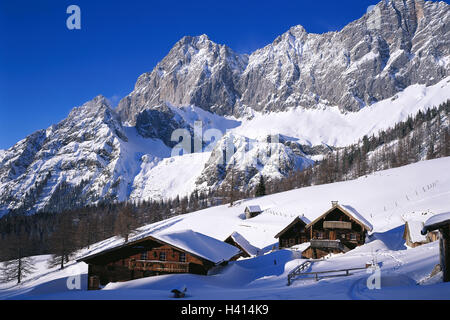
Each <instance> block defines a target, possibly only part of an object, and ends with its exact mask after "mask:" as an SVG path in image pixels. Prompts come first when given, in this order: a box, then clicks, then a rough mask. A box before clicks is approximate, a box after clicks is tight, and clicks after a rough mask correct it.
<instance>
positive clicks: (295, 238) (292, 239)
mask: <svg viewBox="0 0 450 320" xmlns="http://www.w3.org/2000/svg"><path fill="white" fill-rule="evenodd" d="M278 240H279V247H280V248H289V247H292V246H295V245H297V244H301V243H305V242H308V241H309V240H310V238H309V232H308V230H306V229H305V224H304V223H302V222H300V221H298V222H297V223H295V224H294V225H293V226H292V227H291V228H289V230H287V231H286V232H285V233H283V234H282V235H281V236H280V238H279V239H278Z"/></svg>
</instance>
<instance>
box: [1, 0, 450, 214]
mask: <svg viewBox="0 0 450 320" xmlns="http://www.w3.org/2000/svg"><path fill="white" fill-rule="evenodd" d="M449 17H450V13H449V5H448V4H446V3H444V2H429V1H426V2H425V1H422V0H393V1H382V2H380V3H379V4H378V5H377V6H375V7H374V8H373V10H371V11H370V12H369V13H367V14H366V15H364V16H363V17H362V18H361V19H359V20H357V21H354V22H352V23H350V24H349V25H348V26H346V27H345V28H344V29H342V30H341V31H339V32H329V33H325V34H310V33H308V32H307V31H306V30H305V29H304V28H303V27H301V26H296V27H293V28H291V29H290V30H289V31H287V32H286V33H284V34H283V35H281V36H279V37H278V38H277V39H276V40H275V41H274V42H273V43H271V44H269V45H268V46H266V47H264V48H262V49H260V50H257V51H255V52H253V53H252V54H250V55H243V54H238V53H236V52H234V51H233V50H231V49H230V48H228V47H227V46H225V45H218V44H215V43H214V42H212V41H211V40H210V39H208V37H207V36H205V35H202V36H198V37H184V38H183V39H181V40H180V41H179V42H177V44H176V45H175V46H174V47H173V48H172V50H171V51H170V52H169V54H168V55H167V56H166V57H165V58H164V59H163V60H162V61H161V62H160V63H159V64H158V65H157V66H156V67H155V69H154V70H153V71H152V72H150V73H145V74H143V75H142V76H140V77H139V79H138V81H137V83H136V86H135V89H134V91H133V92H131V93H130V94H129V95H128V96H127V97H125V98H124V99H123V100H122V101H121V102H120V104H119V106H118V108H117V109H116V110H113V109H112V108H111V107H110V106H109V105H108V103H107V101H106V99H105V98H104V97H102V96H98V97H96V98H95V99H94V100H92V101H90V102H88V103H86V104H84V105H83V106H81V107H79V108H75V109H74V110H73V111H72V112H71V113H70V114H69V116H68V117H67V118H66V119H65V120H63V121H61V122H60V123H58V124H56V125H53V126H51V127H50V128H48V129H47V130H40V131H37V132H35V133H34V134H32V135H30V136H28V137H27V138H25V139H24V140H22V141H19V142H18V143H17V144H16V145H14V146H13V147H12V148H10V149H8V150H0V216H1V215H2V214H4V213H7V212H9V211H10V210H16V211H19V212H25V213H33V212H36V211H38V210H50V211H60V210H63V209H67V208H72V207H76V206H83V205H88V204H92V203H96V202H98V201H116V200H118V201H124V200H128V199H133V200H141V199H144V198H152V197H159V196H161V197H164V196H171V197H172V196H176V195H177V192H184V193H186V192H191V191H193V190H194V189H196V188H197V189H204V190H208V189H211V188H219V187H220V186H222V185H229V183H230V181H231V179H234V181H238V183H237V185H239V186H240V187H241V188H248V187H249V186H252V185H255V183H257V182H258V180H259V176H260V175H263V176H264V177H265V178H266V179H269V180H270V179H272V178H274V179H277V178H280V177H282V176H287V175H288V174H289V173H290V172H292V170H301V169H303V168H305V167H307V166H309V165H311V164H312V163H313V160H314V159H320V157H321V156H322V155H323V154H326V153H327V152H328V151H329V150H330V146H328V145H325V142H323V141H325V140H326V141H329V142H328V144H331V147H332V146H333V145H332V144H333V142H332V141H337V140H336V139H332V138H333V137H334V136H333V137H331V138H330V135H333V134H339V133H340V132H339V130H337V131H333V130H329V128H328V126H330V125H333V121H334V122H335V123H339V124H340V125H341V126H343V127H345V126H347V127H348V126H351V123H352V122H347V120H348V119H343V118H341V117H340V116H337V115H336V113H338V114H339V115H342V113H340V112H339V110H337V109H336V108H331V106H338V107H339V108H340V109H341V111H354V112H357V111H358V110H360V109H361V108H362V107H364V106H367V105H369V104H372V103H375V102H377V101H380V100H383V99H387V98H391V97H393V96H403V94H404V93H405V92H407V91H408V90H405V91H404V92H402V93H399V92H400V91H402V90H403V89H405V88H406V87H409V86H410V85H412V84H417V83H421V84H426V85H432V84H435V83H438V82H439V84H438V85H436V86H439V87H436V86H434V87H436V88H433V89H431V90H429V91H428V94H429V95H431V97H430V96H428V97H427V98H426V99H425V98H424V97H425V96H426V93H427V90H426V88H422V89H420V88H419V87H417V88H416V89H413V90H410V91H408V92H413V94H412V95H414V97H410V98H409V97H407V99H406V98H405V97H401V98H399V99H400V100H401V101H403V102H401V103H400V102H399V103H397V102H396V99H397V98H398V97H397V98H395V99H394V98H393V99H392V100H391V99H390V100H386V101H383V102H382V103H381V104H382V105H384V107H383V109H380V110H382V113H381V114H377V117H379V118H377V119H381V120H379V121H380V122H383V121H386V119H385V118H386V117H385V114H386V109H385V107H386V105H388V106H396V107H397V108H400V109H402V111H401V112H398V110H397V112H396V113H400V114H401V115H403V111H404V112H405V114H406V115H407V114H408V112H409V110H412V109H409V108H406V107H407V105H410V104H413V105H414V103H417V104H418V105H421V106H423V107H425V106H428V107H431V106H433V105H436V103H441V102H443V101H445V100H446V99H448V98H449V97H448V90H447V89H446V85H447V84H448V81H447V80H443V81H440V80H442V79H444V78H446V77H448V75H449V61H450V57H449V53H450V52H449V51H450V43H449V42H450V35H449V28H450V27H449ZM413 87H414V86H413ZM416 90H419V91H420V92H418V91H417V92H416ZM397 93H398V94H397ZM402 99H403V100H402ZM427 99H429V100H427ZM430 101H433V103H431V102H430ZM405 106H406V107H405ZM288 108H299V109H294V110H291V111H295V112H297V111H301V112H302V113H304V115H302V119H303V118H304V117H306V118H307V117H312V116H313V115H314V117H316V116H323V118H320V119H324V121H323V122H324V123H320V124H317V122H315V126H317V130H311V128H306V127H305V123H307V124H308V125H310V123H311V121H309V122H304V121H303V122H302V123H303V124H304V125H303V127H301V126H300V127H299V123H298V122H295V121H294V122H295V123H294V122H292V121H290V122H289V125H288V124H286V120H287V119H286V118H285V116H286V115H287V116H289V112H287V113H279V111H285V110H287V109H288ZM301 108H308V109H311V110H304V109H301ZM312 108H317V109H320V110H312ZM364 110H368V109H364ZM364 110H363V111H362V112H361V113H364ZM254 111H257V112H261V114H255V112H254ZM277 112H278V113H277ZM265 113H271V114H270V115H267V114H265ZM306 113H308V114H309V115H307V114H306ZM324 113H327V114H326V115H323V114H324ZM361 113H358V115H360V114H361ZM252 114H253V115H256V116H255V118H254V119H253V120H255V119H257V120H258V121H259V122H256V123H260V124H261V125H259V127H261V126H263V127H264V129H270V128H278V129H277V130H278V132H271V131H270V130H262V131H264V132H266V131H267V132H269V131H270V132H271V134H279V133H283V132H284V130H281V129H282V128H283V127H286V126H288V127H289V126H294V127H296V128H297V129H298V130H286V131H287V133H284V134H285V136H280V140H279V141H278V142H277V143H272V142H271V143H269V142H268V141H267V140H266V139H265V137H259V136H258V135H256V134H255V132H254V131H258V130H255V128H254V127H252V124H251V123H250V124H249V123H248V121H250V120H249V119H248V118H249V117H247V116H248V115H252ZM272 115H275V117H269V116H272ZM278 115H284V116H283V117H280V118H279V119H278ZM351 115H354V114H351ZM401 115H399V116H398V117H396V121H401V120H404V119H403V118H402V116H401ZM230 116H235V118H233V117H230ZM262 118H264V119H272V120H268V121H262ZM362 118H363V119H365V118H364V117H362ZM277 119H278V120H277ZM383 119H384V120H383ZM391 120H392V119H391ZM199 121H200V122H201V124H200V127H198V126H197V123H199ZM273 121H278V122H277V123H276V125H275V124H274V122H273ZM377 121H378V120H377ZM246 123H247V124H248V126H247V129H245V128H244V129H243V130H241V131H239V128H242V127H245V125H246ZM253 123H254V122H253ZM368 123H369V124H370V125H368V126H372V127H375V128H381V127H383V126H382V125H380V124H379V123H372V122H368ZM353 124H354V123H353ZM319 126H320V128H319ZM265 127H270V128H265ZM372 127H371V128H367V129H366V128H363V129H361V128H359V130H358V131H357V133H355V135H361V136H360V137H362V135H364V134H365V132H370V130H372ZM248 128H253V129H248ZM177 129H185V130H186V132H187V133H188V135H189V136H190V137H191V138H189V139H192V141H190V143H191V145H194V149H195V145H197V147H198V146H200V148H205V147H206V149H207V150H206V152H204V153H202V154H200V153H194V154H192V155H189V156H187V157H172V154H171V153H172V151H173V149H172V148H173V147H174V146H175V145H176V144H178V143H179V142H180V141H179V139H178V138H180V136H175V139H174V137H173V133H174V131H176V130H177ZM313 129H314V128H313ZM229 130H232V132H231V133H230V132H228V133H227V131H229ZM233 130H234V131H233ZM302 130H303V131H307V132H305V133H302ZM352 130H354V126H353V127H352ZM198 131H200V134H201V136H200V138H203V139H202V140H201V141H200V143H199V140H196V138H192V137H193V136H195V133H198ZM239 132H240V133H239ZM267 132H266V133H267ZM345 132H348V131H345ZM266 133H264V134H266ZM306 133H307V134H306ZM313 133H314V139H313V140H314V141H315V142H314V143H309V142H308V141H309V140H308V139H306V140H305V139H303V137H301V135H307V136H309V137H310V138H311V135H312V134H313ZM288 135H289V136H288ZM322 135H324V136H326V139H325V138H322ZM249 137H252V139H249ZM358 137H359V136H358ZM324 139H325V140H324ZM300 142H301V143H300ZM317 144H318V145H317ZM230 145H231V147H230ZM190 149H191V150H192V149H193V148H192V146H191V147H190ZM224 150H228V151H227V153H226V155H225V158H226V159H227V161H224V160H225V159H224ZM196 151H199V150H196ZM168 189H171V190H172V192H167V191H168Z"/></svg>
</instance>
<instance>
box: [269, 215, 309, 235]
mask: <svg viewBox="0 0 450 320" xmlns="http://www.w3.org/2000/svg"><path fill="white" fill-rule="evenodd" d="M299 221H302V222H303V223H304V224H305V226H306V225H308V224H310V223H311V220H309V219H308V218H307V217H305V216H304V215H301V216H298V217H296V218H295V219H294V220H293V221H292V222H291V223H289V224H288V225H287V226H286V227H284V229H283V230H281V231H280V232H278V233H277V234H276V235H275V238H276V239H277V238H279V237H280V236H281V235H282V234H283V233H285V232H286V231H287V230H288V229H290V228H291V227H292V226H293V225H294V224H296V223H297V222H299Z"/></svg>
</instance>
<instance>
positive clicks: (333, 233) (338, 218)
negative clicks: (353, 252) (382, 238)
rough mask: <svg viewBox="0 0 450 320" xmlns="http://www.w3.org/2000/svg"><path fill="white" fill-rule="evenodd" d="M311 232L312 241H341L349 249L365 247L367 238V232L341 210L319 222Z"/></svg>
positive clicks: (329, 214)
mask: <svg viewBox="0 0 450 320" xmlns="http://www.w3.org/2000/svg"><path fill="white" fill-rule="evenodd" d="M309 232H310V239H317V240H340V241H341V243H342V244H343V245H345V246H346V247H348V248H349V249H353V248H355V247H356V246H360V245H363V244H364V242H365V238H366V230H365V229H364V228H363V227H362V226H361V225H360V224H359V223H357V222H355V221H354V220H353V219H350V218H349V217H348V216H347V215H346V214H344V213H343V212H342V211H341V210H340V209H339V208H335V209H334V210H332V211H331V212H330V213H328V214H327V215H326V216H325V217H323V218H322V219H320V220H319V221H317V222H316V223H315V224H314V225H312V226H311V229H310V230H309Z"/></svg>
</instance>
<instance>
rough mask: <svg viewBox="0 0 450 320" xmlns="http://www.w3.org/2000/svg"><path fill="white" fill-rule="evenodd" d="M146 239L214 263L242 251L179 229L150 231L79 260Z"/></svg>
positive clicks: (199, 234)
mask: <svg viewBox="0 0 450 320" xmlns="http://www.w3.org/2000/svg"><path fill="white" fill-rule="evenodd" d="M145 239H155V240H156V241H160V242H163V243H167V244H169V245H171V246H173V247H175V248H177V249H180V250H182V251H186V252H188V253H191V254H192V255H195V256H197V257H199V258H202V259H205V260H208V261H211V262H213V263H214V264H219V263H221V262H224V261H228V260H230V259H231V258H233V257H235V256H236V255H238V254H239V253H240V252H241V251H240V250H239V249H238V248H236V247H234V246H232V245H229V244H227V243H225V242H222V241H220V240H217V239H215V238H212V237H209V236H207V235H204V234H202V233H199V232H195V231H192V230H179V231H173V232H160V233H150V234H146V235H145V236H140V237H139V236H138V237H134V238H133V240H131V241H128V242H126V243H123V242H121V243H120V244H118V245H114V246H109V247H108V248H106V249H105V250H98V251H96V252H95V253H93V254H89V255H87V256H84V257H82V258H80V259H78V260H81V261H85V260H87V259H89V258H92V257H93V256H97V255H100V254H103V253H106V252H110V251H114V250H117V249H119V248H123V247H126V246H129V245H131V244H134V243H136V242H137V241H141V240H145Z"/></svg>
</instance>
